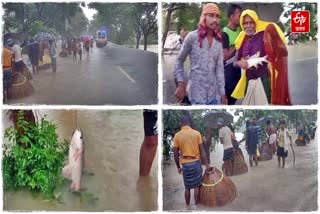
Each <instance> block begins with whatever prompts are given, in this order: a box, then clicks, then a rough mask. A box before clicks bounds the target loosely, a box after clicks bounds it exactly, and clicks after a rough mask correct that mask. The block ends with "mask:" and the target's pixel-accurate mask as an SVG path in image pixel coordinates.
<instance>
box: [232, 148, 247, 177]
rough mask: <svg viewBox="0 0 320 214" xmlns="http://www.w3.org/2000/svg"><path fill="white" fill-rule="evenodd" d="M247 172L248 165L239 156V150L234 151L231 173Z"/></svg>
mask: <svg viewBox="0 0 320 214" xmlns="http://www.w3.org/2000/svg"><path fill="white" fill-rule="evenodd" d="M246 172H248V166H247V164H246V162H245V160H244V159H243V157H242V156H241V154H240V152H239V151H237V150H235V151H234V161H233V173H232V175H241V174H244V173H246Z"/></svg>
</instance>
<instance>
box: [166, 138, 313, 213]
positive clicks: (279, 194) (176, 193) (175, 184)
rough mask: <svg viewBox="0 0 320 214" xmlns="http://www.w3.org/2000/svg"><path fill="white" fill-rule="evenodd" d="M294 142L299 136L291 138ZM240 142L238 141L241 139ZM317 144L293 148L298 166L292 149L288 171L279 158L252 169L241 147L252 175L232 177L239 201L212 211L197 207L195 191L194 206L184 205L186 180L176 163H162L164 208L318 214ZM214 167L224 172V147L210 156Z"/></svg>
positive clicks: (289, 155) (207, 208) (288, 161)
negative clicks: (280, 164) (308, 212)
mask: <svg viewBox="0 0 320 214" xmlns="http://www.w3.org/2000/svg"><path fill="white" fill-rule="evenodd" d="M292 139H293V141H295V139H296V135H293V137H292ZM238 140H239V139H238ZM317 147H318V144H317V140H316V139H315V140H312V141H311V143H310V144H308V145H307V146H296V145H295V144H294V145H293V148H294V151H295V155H296V163H295V165H293V156H292V150H291V148H289V152H288V153H289V154H288V158H287V159H286V167H285V168H284V169H283V168H278V166H277V165H278V162H277V157H276V156H273V159H272V160H268V161H259V163H258V166H257V167H255V166H254V167H252V168H250V166H249V161H248V155H247V153H246V150H245V149H244V146H243V145H241V146H240V148H241V149H242V151H243V153H244V156H245V159H246V160H245V161H246V163H247V165H248V166H249V171H248V172H247V173H245V174H242V175H237V176H231V177H230V178H231V180H232V181H233V182H234V184H235V185H236V187H237V191H238V195H237V197H236V198H235V199H234V200H233V201H232V202H231V203H230V204H228V205H227V206H225V207H219V208H210V207H205V206H203V205H197V206H196V205H194V199H193V191H192V196H191V206H190V207H189V208H187V207H186V205H185V201H184V185H183V178H182V176H181V175H179V174H178V172H177V169H176V166H175V164H174V161H164V163H163V200H164V202H163V205H164V210H184V211H186V210H208V211H209V210H210V211H250V212H251V211H252V212H263V211H278V212H294V211H315V210H317V209H318V207H317V201H318V198H317V197H318V180H317V178H318V175H317V171H318V148H317ZM210 157H211V165H212V166H215V167H217V168H218V169H221V166H222V164H223V161H222V157H223V146H222V145H221V144H219V145H217V146H216V149H215V151H214V152H212V153H211V156H210Z"/></svg>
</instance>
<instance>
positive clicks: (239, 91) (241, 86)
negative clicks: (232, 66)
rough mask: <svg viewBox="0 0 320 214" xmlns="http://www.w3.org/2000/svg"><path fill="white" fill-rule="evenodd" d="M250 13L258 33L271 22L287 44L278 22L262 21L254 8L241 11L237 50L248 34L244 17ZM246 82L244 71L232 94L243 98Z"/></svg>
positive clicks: (237, 97)
mask: <svg viewBox="0 0 320 214" xmlns="http://www.w3.org/2000/svg"><path fill="white" fill-rule="evenodd" d="M246 15H248V16H250V17H251V18H252V19H253V21H254V22H255V24H256V33H258V32H261V31H264V30H265V29H266V27H267V26H268V25H269V24H273V25H274V26H275V28H276V29H277V32H278V34H279V35H280V37H281V39H282V41H283V43H284V44H285V43H286V42H285V36H284V33H283V32H282V31H281V29H280V27H279V26H278V25H277V24H276V23H273V22H266V21H262V20H260V19H259V17H258V15H257V13H256V12H255V11H253V10H244V11H242V13H241V16H240V26H241V29H242V31H241V32H240V34H239V35H238V37H237V39H236V40H235V47H236V49H237V50H239V49H240V47H241V45H242V42H243V40H244V38H245V36H246V33H245V32H244V30H243V19H244V17H245V16H246ZM269 68H270V69H271V68H272V65H271V63H269ZM246 84H247V78H246V72H245V71H244V72H243V73H242V75H241V79H240V80H239V82H238V84H237V86H236V87H235V89H234V91H233V93H232V94H231V96H232V97H234V98H236V99H242V98H244V96H245V93H244V92H245V88H246Z"/></svg>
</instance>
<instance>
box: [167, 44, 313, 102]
mask: <svg viewBox="0 0 320 214" xmlns="http://www.w3.org/2000/svg"><path fill="white" fill-rule="evenodd" d="M312 44H313V43H311V44H306V45H303V44H300V45H299V46H288V54H289V56H288V71H289V93H290V96H291V101H292V103H293V105H310V104H317V92H318V74H317V65H318V46H317V44H313V45H312ZM161 57H162V70H163V103H164V104H171V105H178V103H177V101H176V98H175V96H174V92H175V88H176V87H175V83H174V78H173V69H174V63H175V60H176V57H177V52H173V53H172V54H166V55H164V56H161ZM188 60H189V59H188ZM188 60H187V61H186V63H185V72H186V77H187V76H188V75H187V72H188V71H189V62H188ZM237 104H239V105H241V101H238V102H237Z"/></svg>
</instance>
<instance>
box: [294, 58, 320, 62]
mask: <svg viewBox="0 0 320 214" xmlns="http://www.w3.org/2000/svg"><path fill="white" fill-rule="evenodd" d="M317 58H318V57H308V58H303V59H297V60H296V62H300V61H305V60H310V59H317Z"/></svg>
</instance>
